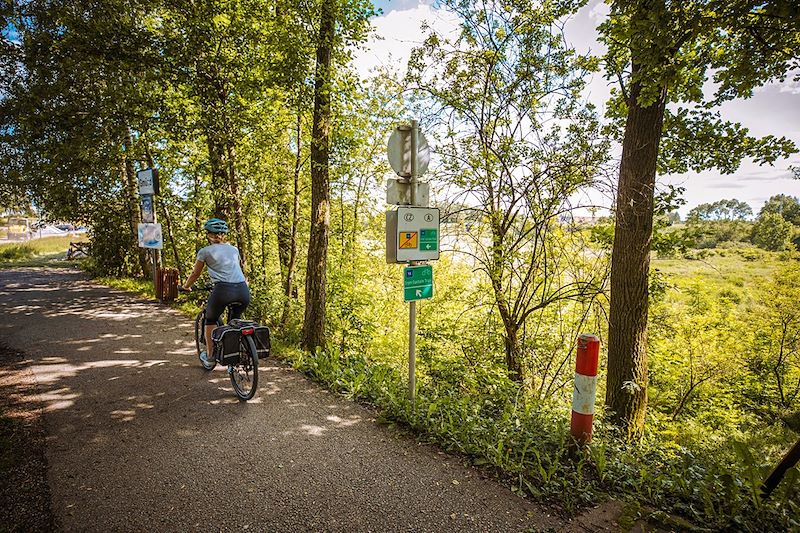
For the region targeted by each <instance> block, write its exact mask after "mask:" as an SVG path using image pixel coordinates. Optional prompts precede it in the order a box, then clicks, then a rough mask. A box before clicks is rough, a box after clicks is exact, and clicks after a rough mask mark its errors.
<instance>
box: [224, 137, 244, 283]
mask: <svg viewBox="0 0 800 533" xmlns="http://www.w3.org/2000/svg"><path fill="white" fill-rule="evenodd" d="M226 152H227V156H228V158H227V161H226V165H227V170H228V190H229V191H230V193H231V197H230V205H231V211H232V213H231V214H232V215H233V226H234V227H235V228H236V244H237V246H238V248H239V255H240V257H241V260H242V270H244V271H245V272H247V256H248V251H249V247H248V242H247V239H248V231H247V228H245V223H244V212H243V210H242V198H241V195H240V193H239V177H238V176H237V175H236V147H235V146H234V145H233V142H230V141H229V142H228V143H227V144H226Z"/></svg>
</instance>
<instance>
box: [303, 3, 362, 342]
mask: <svg viewBox="0 0 800 533" xmlns="http://www.w3.org/2000/svg"><path fill="white" fill-rule="evenodd" d="M319 9H320V11H319V33H318V34H317V40H316V42H317V63H316V70H315V74H314V116H313V123H312V127H311V229H310V236H309V241H308V256H307V261H306V288H305V305H306V308H305V319H304V321H303V340H302V345H303V347H304V348H305V349H307V350H314V349H315V348H317V347H319V346H324V345H325V314H326V305H327V260H328V238H329V235H328V234H329V228H330V153H329V150H330V133H331V120H332V112H331V98H332V95H333V91H334V84H335V82H336V77H335V73H336V70H335V68H334V59H339V60H340V61H341V60H342V59H344V58H346V50H345V45H346V44H348V43H351V42H359V41H361V40H363V39H364V38H365V35H366V34H365V28H366V21H367V20H368V19H369V17H371V16H372V15H373V14H374V11H373V10H372V7H371V4H369V3H364V2H362V1H361V0H355V1H350V2H340V0H322V2H321V4H320V6H319Z"/></svg>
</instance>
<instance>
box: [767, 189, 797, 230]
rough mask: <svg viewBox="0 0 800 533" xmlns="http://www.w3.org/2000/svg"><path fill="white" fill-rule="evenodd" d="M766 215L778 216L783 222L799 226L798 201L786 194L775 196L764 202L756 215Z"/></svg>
mask: <svg viewBox="0 0 800 533" xmlns="http://www.w3.org/2000/svg"><path fill="white" fill-rule="evenodd" d="M767 213H775V214H778V215H780V216H781V217H782V218H783V219H784V220H785V221H787V222H791V223H792V224H794V225H795V226H800V199H798V198H796V197H794V196H789V195H788V194H776V195H775V196H772V197H771V198H770V199H769V200H767V201H766V202H764V207H762V208H761V211H759V213H758V215H759V216H761V215H765V214H767Z"/></svg>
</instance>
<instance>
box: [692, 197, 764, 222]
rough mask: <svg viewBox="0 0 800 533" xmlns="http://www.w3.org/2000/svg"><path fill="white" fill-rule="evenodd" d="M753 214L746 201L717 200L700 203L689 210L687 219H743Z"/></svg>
mask: <svg viewBox="0 0 800 533" xmlns="http://www.w3.org/2000/svg"><path fill="white" fill-rule="evenodd" d="M752 215H753V210H752V208H751V207H750V206H749V205H748V204H747V202H741V201H739V200H736V199H731V200H718V201H716V202H713V203H710V204H700V205H698V206H697V207H695V208H693V209H692V210H691V211H689V214H688V216H687V221H694V220H727V221H730V220H745V219H747V217H750V216H752Z"/></svg>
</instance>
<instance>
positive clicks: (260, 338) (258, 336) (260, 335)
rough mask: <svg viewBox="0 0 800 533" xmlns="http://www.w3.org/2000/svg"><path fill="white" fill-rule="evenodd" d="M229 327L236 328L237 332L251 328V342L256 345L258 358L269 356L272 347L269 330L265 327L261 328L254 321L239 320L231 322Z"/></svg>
mask: <svg viewBox="0 0 800 533" xmlns="http://www.w3.org/2000/svg"><path fill="white" fill-rule="evenodd" d="M230 326H231V327H235V328H238V329H239V331H241V330H243V329H246V328H253V330H254V334H253V340H254V341H255V343H256V352H258V358H259V359H264V358H265V357H268V356H269V352H270V349H271V348H272V345H271V343H270V338H269V328H268V327H267V326H262V325H261V324H259V323H258V322H256V321H254V320H241V319H234V320H231V323H230Z"/></svg>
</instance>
